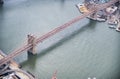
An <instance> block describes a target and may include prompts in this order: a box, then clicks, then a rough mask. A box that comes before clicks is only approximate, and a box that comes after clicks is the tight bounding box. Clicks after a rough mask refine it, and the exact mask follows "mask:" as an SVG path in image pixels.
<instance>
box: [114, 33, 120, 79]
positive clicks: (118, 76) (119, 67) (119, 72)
mask: <svg viewBox="0 0 120 79" xmlns="http://www.w3.org/2000/svg"><path fill="white" fill-rule="evenodd" d="M117 43H118V44H117V58H116V61H117V64H116V65H117V74H116V75H115V78H114V79H120V34H119V35H118V37H117Z"/></svg>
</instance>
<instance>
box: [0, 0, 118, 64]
mask: <svg viewBox="0 0 120 79" xmlns="http://www.w3.org/2000/svg"><path fill="white" fill-rule="evenodd" d="M118 1H119V0H111V1H109V2H108V3H104V4H96V5H94V7H92V8H91V9H90V10H89V12H87V13H83V14H82V15H80V16H78V17H76V18H74V19H72V20H70V21H68V22H67V23H65V24H63V25H61V26H59V27H57V28H55V29H53V30H52V31H50V32H48V33H46V34H44V35H43V36H41V37H39V38H34V37H33V36H28V43H27V44H25V45H23V46H21V47H20V48H19V49H16V50H14V51H13V52H11V53H10V54H8V55H7V56H6V57H4V58H2V59H1V60H0V66H2V65H3V64H5V63H7V62H10V61H11V60H12V59H13V58H15V57H16V56H18V55H20V54H22V53H23V52H24V51H31V52H33V54H35V53H34V51H33V50H34V47H35V46H36V45H37V44H39V43H41V42H43V41H44V40H46V39H47V38H49V37H51V36H53V35H55V34H57V33H59V32H60V31H62V30H64V29H65V28H67V27H70V25H72V24H74V23H76V22H78V21H80V20H81V19H83V18H86V17H87V16H89V15H91V14H93V13H94V12H96V11H99V10H103V9H105V8H107V7H109V6H110V5H112V4H114V3H116V2H118Z"/></svg>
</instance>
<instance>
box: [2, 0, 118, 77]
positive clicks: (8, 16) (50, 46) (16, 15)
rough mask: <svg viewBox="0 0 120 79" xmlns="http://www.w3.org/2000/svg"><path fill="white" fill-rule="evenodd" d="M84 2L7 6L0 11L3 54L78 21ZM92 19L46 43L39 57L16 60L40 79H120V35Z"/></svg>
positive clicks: (27, 1)
mask: <svg viewBox="0 0 120 79" xmlns="http://www.w3.org/2000/svg"><path fill="white" fill-rule="evenodd" d="M79 2H81V3H82V0H5V4H4V6H3V7H1V8H0V49H1V50H3V51H4V52H5V53H6V54H9V53H10V52H12V51H13V50H15V49H16V48H19V47H20V46H22V45H23V44H24V43H26V41H27V34H34V35H35V36H36V37H39V36H42V35H43V34H45V33H47V32H48V31H51V30H52V29H54V28H56V27H58V26H59V25H61V24H64V23H65V22H67V21H69V20H71V19H73V18H74V17H76V16H79V15H80V13H79V11H78V9H77V8H76V7H75V4H77V3H79ZM108 27H109V25H108V24H107V23H104V22H96V21H92V20H89V19H87V18H85V19H83V20H81V21H79V22H77V23H75V24H73V25H72V26H71V27H69V28H67V29H65V30H64V31H61V32H60V33H57V34H56V35H54V36H53V37H51V38H49V39H47V40H45V41H43V42H42V43H40V44H39V45H38V46H37V47H36V52H37V55H35V56H32V55H27V53H26V51H25V53H23V54H21V55H20V56H17V57H16V58H15V60H16V61H17V62H18V63H20V64H21V65H22V67H23V69H24V70H26V71H30V72H31V73H32V74H34V75H35V76H36V78H37V79H51V76H52V75H53V73H54V72H55V71H56V70H57V78H58V79H88V78H91V79H92V78H94V77H95V78H96V79H120V76H119V75H120V63H119V60H120V58H119V57H120V42H119V41H120V34H119V32H116V31H115V30H113V29H109V28H108Z"/></svg>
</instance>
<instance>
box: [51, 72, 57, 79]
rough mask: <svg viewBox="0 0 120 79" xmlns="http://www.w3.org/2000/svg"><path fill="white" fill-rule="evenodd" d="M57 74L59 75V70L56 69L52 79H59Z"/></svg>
mask: <svg viewBox="0 0 120 79" xmlns="http://www.w3.org/2000/svg"><path fill="white" fill-rule="evenodd" d="M56 75H57V71H55V73H54V74H53V76H52V79H57V77H56Z"/></svg>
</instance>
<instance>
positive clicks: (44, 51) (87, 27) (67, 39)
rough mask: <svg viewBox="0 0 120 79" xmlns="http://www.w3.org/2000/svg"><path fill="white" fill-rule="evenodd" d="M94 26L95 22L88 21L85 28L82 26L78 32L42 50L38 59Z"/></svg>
mask: <svg viewBox="0 0 120 79" xmlns="http://www.w3.org/2000/svg"><path fill="white" fill-rule="evenodd" d="M95 26H96V22H95V21H93V20H90V21H89V23H88V24H86V25H85V26H82V27H81V28H79V29H78V30H76V31H74V32H73V33H72V34H70V35H69V36H67V37H65V38H63V39H61V40H60V41H59V42H57V43H55V44H53V45H52V46H50V47H49V48H47V49H45V50H43V51H42V52H40V54H38V57H42V56H44V55H46V54H47V53H48V52H50V51H52V50H53V49H55V48H57V47H59V46H61V45H62V44H64V43H65V42H67V41H69V40H70V39H72V38H74V37H75V36H76V35H78V34H80V33H82V32H84V31H85V30H87V29H94V28H95Z"/></svg>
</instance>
